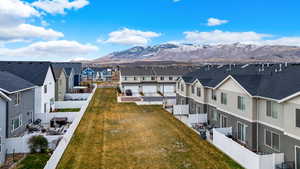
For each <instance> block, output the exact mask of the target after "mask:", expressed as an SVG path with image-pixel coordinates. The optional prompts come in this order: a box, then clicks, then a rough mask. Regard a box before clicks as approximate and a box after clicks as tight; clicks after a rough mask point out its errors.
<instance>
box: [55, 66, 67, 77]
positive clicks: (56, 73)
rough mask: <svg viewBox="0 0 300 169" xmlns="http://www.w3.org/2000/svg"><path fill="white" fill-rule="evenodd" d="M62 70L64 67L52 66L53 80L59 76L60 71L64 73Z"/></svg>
mask: <svg viewBox="0 0 300 169" xmlns="http://www.w3.org/2000/svg"><path fill="white" fill-rule="evenodd" d="M64 71H65V69H64V68H61V67H56V66H53V72H54V78H55V80H58V79H59V77H60V76H61V73H65V72H64Z"/></svg>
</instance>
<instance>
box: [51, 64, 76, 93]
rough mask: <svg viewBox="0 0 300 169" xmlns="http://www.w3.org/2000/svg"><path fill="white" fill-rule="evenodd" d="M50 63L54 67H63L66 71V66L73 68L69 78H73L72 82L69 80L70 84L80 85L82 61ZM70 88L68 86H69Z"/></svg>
mask: <svg viewBox="0 0 300 169" xmlns="http://www.w3.org/2000/svg"><path fill="white" fill-rule="evenodd" d="M52 65H54V66H55V67H60V68H64V69H65V71H66V73H68V72H67V70H66V69H67V68H72V69H73V71H74V72H73V75H72V76H70V79H72V80H73V83H72V82H70V83H69V84H70V86H72V88H73V86H79V85H80V81H81V71H82V63H78V62H52ZM69 89H70V88H69Z"/></svg>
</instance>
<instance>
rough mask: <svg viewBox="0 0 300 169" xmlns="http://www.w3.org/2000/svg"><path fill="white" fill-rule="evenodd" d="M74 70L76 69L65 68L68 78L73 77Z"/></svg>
mask: <svg viewBox="0 0 300 169" xmlns="http://www.w3.org/2000/svg"><path fill="white" fill-rule="evenodd" d="M72 70H74V69H73V68H71V67H67V68H65V72H66V74H67V76H68V77H69V76H70V75H71V73H72Z"/></svg>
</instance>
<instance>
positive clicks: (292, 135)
mask: <svg viewBox="0 0 300 169" xmlns="http://www.w3.org/2000/svg"><path fill="white" fill-rule="evenodd" d="M283 134H284V135H287V136H289V137H291V138H294V139H297V140H300V137H299V136H296V135H294V134H290V133H287V132H284V133H283Z"/></svg>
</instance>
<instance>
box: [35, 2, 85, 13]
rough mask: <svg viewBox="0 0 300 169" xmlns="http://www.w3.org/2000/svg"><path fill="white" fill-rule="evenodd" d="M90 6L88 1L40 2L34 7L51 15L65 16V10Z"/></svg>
mask: <svg viewBox="0 0 300 169" xmlns="http://www.w3.org/2000/svg"><path fill="white" fill-rule="evenodd" d="M88 4H89V1H88V0H73V1H69V0H38V1H36V2H33V3H32V5H33V6H35V7H37V8H40V9H42V10H44V11H46V12H48V13H50V14H65V9H68V10H70V9H75V10H77V9H80V8H83V7H85V6H86V5H88Z"/></svg>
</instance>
